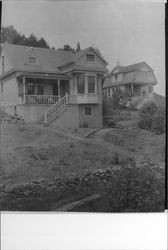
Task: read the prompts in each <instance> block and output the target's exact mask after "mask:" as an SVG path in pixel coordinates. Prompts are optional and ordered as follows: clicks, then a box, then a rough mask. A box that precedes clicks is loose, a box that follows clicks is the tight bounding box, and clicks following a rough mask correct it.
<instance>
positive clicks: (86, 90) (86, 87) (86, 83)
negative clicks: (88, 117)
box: [84, 75, 88, 94]
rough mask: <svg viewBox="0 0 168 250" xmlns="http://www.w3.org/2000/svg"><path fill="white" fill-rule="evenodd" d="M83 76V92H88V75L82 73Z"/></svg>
mask: <svg viewBox="0 0 168 250" xmlns="http://www.w3.org/2000/svg"><path fill="white" fill-rule="evenodd" d="M84 78H85V94H88V76H87V75H84Z"/></svg>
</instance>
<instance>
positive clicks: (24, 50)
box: [1, 44, 73, 73]
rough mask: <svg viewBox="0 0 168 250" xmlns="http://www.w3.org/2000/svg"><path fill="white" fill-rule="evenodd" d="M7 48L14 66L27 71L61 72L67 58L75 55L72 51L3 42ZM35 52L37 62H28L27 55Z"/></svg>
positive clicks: (3, 46) (2, 45)
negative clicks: (61, 66) (60, 67)
mask: <svg viewBox="0 0 168 250" xmlns="http://www.w3.org/2000/svg"><path fill="white" fill-rule="evenodd" d="M1 47H2V49H4V50H5V52H6V53H7V56H8V58H9V60H10V62H11V63H12V65H13V68H14V69H16V70H23V71H24V70H25V71H36V70H38V71H41V72H43V71H44V72H51V73H52V72H53V73H57V72H58V73H59V72H60V70H59V68H58V67H59V66H60V65H61V64H62V63H63V61H65V59H67V58H69V57H70V56H73V53H72V52H69V51H63V50H53V49H45V48H38V47H28V46H22V45H13V44H1ZM29 54H30V55H31V54H34V55H35V56H36V58H37V60H38V63H37V64H33V65H31V64H28V63H26V61H25V58H26V56H28V55H29Z"/></svg>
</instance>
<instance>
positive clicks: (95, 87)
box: [87, 75, 97, 94]
mask: <svg viewBox="0 0 168 250" xmlns="http://www.w3.org/2000/svg"><path fill="white" fill-rule="evenodd" d="M89 77H93V78H94V92H89V86H90V84H89ZM87 83H88V94H97V84H96V83H97V81H96V76H95V75H88V76H87Z"/></svg>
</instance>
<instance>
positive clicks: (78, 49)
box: [76, 42, 81, 52]
mask: <svg viewBox="0 0 168 250" xmlns="http://www.w3.org/2000/svg"><path fill="white" fill-rule="evenodd" d="M79 51H81V48H80V43H79V42H77V46H76V52H79Z"/></svg>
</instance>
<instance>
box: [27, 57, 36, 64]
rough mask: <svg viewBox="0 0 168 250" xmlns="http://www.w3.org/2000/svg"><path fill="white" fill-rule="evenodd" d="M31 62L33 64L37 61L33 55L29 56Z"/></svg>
mask: <svg viewBox="0 0 168 250" xmlns="http://www.w3.org/2000/svg"><path fill="white" fill-rule="evenodd" d="M29 63H32V64H34V63H36V58H35V57H33V56H31V57H29Z"/></svg>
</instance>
